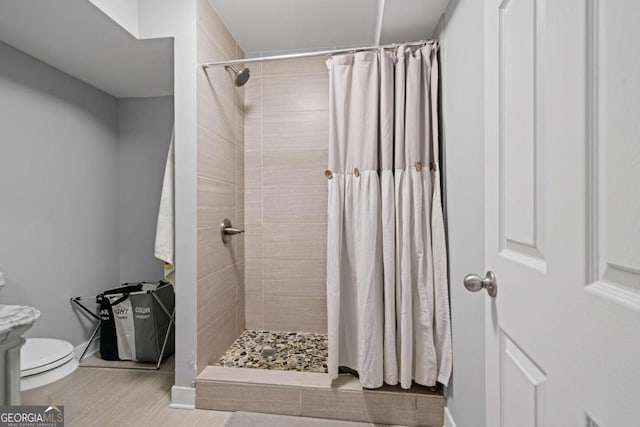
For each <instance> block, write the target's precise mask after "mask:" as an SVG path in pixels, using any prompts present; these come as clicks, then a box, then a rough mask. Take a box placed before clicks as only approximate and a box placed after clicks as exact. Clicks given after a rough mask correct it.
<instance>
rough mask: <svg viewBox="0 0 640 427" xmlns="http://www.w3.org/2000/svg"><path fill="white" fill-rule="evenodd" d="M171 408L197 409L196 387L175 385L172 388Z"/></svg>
mask: <svg viewBox="0 0 640 427" xmlns="http://www.w3.org/2000/svg"><path fill="white" fill-rule="evenodd" d="M169 407H170V408H174V409H195V408H196V389H195V388H194V387H180V386H177V385H174V386H173V387H171V403H170V404H169Z"/></svg>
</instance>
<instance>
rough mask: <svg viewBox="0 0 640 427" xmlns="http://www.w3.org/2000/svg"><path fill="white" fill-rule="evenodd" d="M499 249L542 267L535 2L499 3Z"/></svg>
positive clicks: (525, 0) (524, 0)
mask: <svg viewBox="0 0 640 427" xmlns="http://www.w3.org/2000/svg"><path fill="white" fill-rule="evenodd" d="M498 25H499V40H498V43H499V58H498V60H499V64H498V67H499V68H498V84H499V104H498V108H499V111H498V114H499V121H500V124H499V126H500V129H499V132H500V135H499V138H500V160H499V167H500V178H499V181H500V187H501V188H500V214H501V218H500V240H501V242H500V249H501V252H502V253H503V255H504V256H508V257H510V258H511V259H513V260H515V261H519V262H523V263H525V264H527V265H530V266H533V267H535V268H538V269H542V270H544V268H545V265H544V260H543V255H542V251H541V241H542V237H543V236H542V235H541V230H542V228H541V227H540V225H541V224H540V222H541V221H542V214H543V212H542V210H541V209H540V201H541V199H542V197H541V196H542V194H541V192H540V185H539V180H538V178H539V171H540V167H541V164H540V163H541V162H540V160H541V159H540V158H539V156H538V154H539V153H538V144H537V127H538V120H537V119H538V112H537V111H536V110H537V99H538V97H539V94H538V91H537V89H538V83H537V78H538V70H537V53H536V46H537V44H538V41H537V31H536V1H535V0H504V1H503V2H502V3H501V4H500V6H499V22H498Z"/></svg>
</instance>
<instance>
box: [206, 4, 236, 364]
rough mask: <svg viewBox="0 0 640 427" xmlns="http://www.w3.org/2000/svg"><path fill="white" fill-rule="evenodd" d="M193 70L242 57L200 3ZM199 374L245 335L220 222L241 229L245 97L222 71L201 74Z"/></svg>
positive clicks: (232, 261) (232, 259) (229, 247)
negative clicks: (212, 63)
mask: <svg viewBox="0 0 640 427" xmlns="http://www.w3.org/2000/svg"><path fill="white" fill-rule="evenodd" d="M196 37H197V56H198V57H197V61H198V63H203V62H210V61H218V60H228V59H236V58H242V57H244V56H243V55H244V54H243V52H242V51H241V50H240V48H239V46H238V44H237V43H236V41H235V40H234V39H233V37H232V36H231V34H230V33H229V31H227V29H226V27H225V26H224V24H223V23H222V21H221V20H220V19H219V17H218V16H217V15H216V13H215V12H214V10H213V9H212V8H211V7H210V5H209V3H208V2H207V1H206V0H198V1H197V36H196ZM196 73H197V85H198V87H197V91H198V101H197V123H198V130H197V132H198V196H197V197H198V357H197V358H198V371H201V370H202V369H203V368H204V367H205V366H207V365H208V364H209V363H211V362H212V361H214V360H215V359H217V358H218V357H219V356H220V355H221V354H222V353H224V352H225V351H226V349H227V348H228V347H229V346H230V345H231V344H232V343H233V341H234V340H235V339H236V338H237V337H238V336H239V335H240V333H241V332H242V331H243V330H244V327H245V323H244V242H243V237H242V236H235V237H234V238H233V239H232V242H231V243H229V244H226V245H225V244H223V243H222V240H221V239H220V223H221V222H222V220H223V219H224V218H229V219H230V220H231V221H232V223H233V225H234V226H238V227H243V226H244V224H243V222H244V115H243V109H242V106H243V97H244V90H243V89H241V88H236V87H235V86H234V85H233V79H232V76H231V75H230V74H229V73H228V72H227V71H225V69H224V67H216V68H211V69H209V70H208V71H207V72H206V73H205V72H204V71H203V70H202V68H200V67H198V69H197V70H196Z"/></svg>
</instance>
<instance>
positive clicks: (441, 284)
mask: <svg viewBox="0 0 640 427" xmlns="http://www.w3.org/2000/svg"><path fill="white" fill-rule="evenodd" d="M437 49H438V47H437V44H435V43H427V44H425V45H424V46H423V47H420V48H417V49H415V48H414V49H410V48H409V47H407V46H399V47H398V48H396V50H395V52H394V51H389V50H382V49H381V50H379V51H377V52H358V53H355V54H348V55H340V56H334V57H332V58H330V59H329V60H328V61H327V66H328V68H329V81H330V95H329V97H330V118H329V120H330V132H329V140H330V141H329V170H328V171H327V178H329V179H328V186H329V207H328V214H329V216H328V236H327V237H328V239H327V306H328V333H329V361H328V368H329V374H330V375H331V376H332V377H333V378H336V377H337V375H338V367H339V366H345V367H348V368H350V369H353V370H356V371H357V372H358V374H359V377H360V382H361V383H362V385H363V386H364V387H366V388H376V387H380V386H382V384H383V382H384V383H387V384H392V385H394V384H398V383H400V385H401V386H402V387H403V388H409V387H410V386H411V383H412V381H415V382H417V383H419V384H422V385H426V386H433V385H435V384H436V382H440V383H441V384H444V385H446V384H447V383H448V381H449V376H450V373H451V331H450V322H449V297H448V284H447V258H446V243H445V235H444V224H443V214H442V201H441V194H440V168H439V166H438V107H437V98H438V63H437Z"/></svg>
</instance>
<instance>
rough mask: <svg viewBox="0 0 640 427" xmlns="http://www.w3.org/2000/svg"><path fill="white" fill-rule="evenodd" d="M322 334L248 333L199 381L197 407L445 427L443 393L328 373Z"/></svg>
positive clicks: (199, 376)
mask: <svg viewBox="0 0 640 427" xmlns="http://www.w3.org/2000/svg"><path fill="white" fill-rule="evenodd" d="M326 369H327V338H326V335H322V334H307V333H292V332H272V331H245V332H244V333H243V334H242V335H241V336H240V337H239V338H238V339H237V340H236V341H235V342H234V344H233V345H232V346H231V347H230V348H229V349H228V350H227V352H226V353H225V354H224V355H223V356H222V357H221V358H220V359H219V360H218V361H217V362H216V363H215V364H214V365H210V366H207V367H205V368H204V370H203V371H202V372H201V373H200V375H198V377H197V379H196V407H197V408H199V409H213V410H219V411H245V412H263V413H269V414H281V415H295V416H303V417H315V418H326V419H337V420H345V421H360V422H368V423H380V424H394V425H405V426H417V425H420V426H439V427H441V426H442V425H443V421H444V419H443V417H444V405H445V402H446V400H445V398H444V396H443V393H442V389H441V388H438V389H435V390H434V389H431V388H429V387H422V386H419V385H414V386H413V387H411V389H409V390H403V389H401V388H400V387H398V386H387V385H385V386H383V387H381V388H379V389H375V390H369V389H363V388H362V386H361V385H360V382H359V380H358V378H357V377H355V376H353V375H350V374H341V375H339V376H338V378H337V379H334V380H332V379H331V377H330V376H329V374H327V373H326V372H327V370H326Z"/></svg>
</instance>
